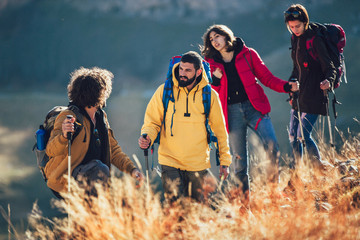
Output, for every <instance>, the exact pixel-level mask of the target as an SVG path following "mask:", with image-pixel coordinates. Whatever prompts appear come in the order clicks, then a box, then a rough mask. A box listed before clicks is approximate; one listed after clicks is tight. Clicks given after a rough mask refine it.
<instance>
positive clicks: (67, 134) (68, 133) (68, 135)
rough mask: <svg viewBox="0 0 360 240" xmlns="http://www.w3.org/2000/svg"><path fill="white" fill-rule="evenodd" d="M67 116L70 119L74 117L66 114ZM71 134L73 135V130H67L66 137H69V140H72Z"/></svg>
mask: <svg viewBox="0 0 360 240" xmlns="http://www.w3.org/2000/svg"><path fill="white" fill-rule="evenodd" d="M66 118H67V119H68V120H71V119H72V118H73V115H66ZM71 136H72V133H71V132H67V133H66V138H67V139H68V140H71Z"/></svg>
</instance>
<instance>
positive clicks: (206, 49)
mask: <svg viewBox="0 0 360 240" xmlns="http://www.w3.org/2000/svg"><path fill="white" fill-rule="evenodd" d="M211 32H215V33H217V34H220V35H221V36H224V37H225V41H226V43H227V51H228V52H231V51H233V50H234V43H235V41H236V39H235V37H234V33H233V32H232V31H231V30H230V28H228V27H227V26H225V25H221V24H215V25H212V26H210V27H209V28H208V29H207V30H206V32H205V33H204V35H203V37H202V39H203V42H204V45H203V46H200V50H201V54H202V55H203V56H204V57H207V58H214V56H216V55H218V54H219V52H218V51H217V50H216V49H215V48H214V47H213V46H212V45H211V42H210V33H211Z"/></svg>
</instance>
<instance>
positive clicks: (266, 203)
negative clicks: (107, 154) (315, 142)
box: [26, 135, 360, 240]
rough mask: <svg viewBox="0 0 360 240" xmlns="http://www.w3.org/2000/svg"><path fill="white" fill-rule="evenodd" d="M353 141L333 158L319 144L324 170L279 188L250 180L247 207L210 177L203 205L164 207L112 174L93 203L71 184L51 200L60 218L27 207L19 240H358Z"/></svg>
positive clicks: (356, 147) (300, 172)
mask: <svg viewBox="0 0 360 240" xmlns="http://www.w3.org/2000/svg"><path fill="white" fill-rule="evenodd" d="M359 139H360V135H357V136H354V137H351V138H350V139H343V141H344V147H343V148H342V149H341V151H340V154H337V155H336V160H334V159H333V158H331V151H330V150H331V149H330V148H329V147H328V146H326V145H325V144H323V143H322V144H320V145H319V146H320V149H321V154H322V157H323V159H326V160H328V162H329V163H330V164H329V165H328V167H327V169H326V170H325V171H321V172H315V171H313V170H312V169H311V168H309V167H308V166H306V165H300V166H299V167H298V168H297V170H296V171H295V172H294V173H292V178H291V179H292V181H291V183H292V185H291V186H286V184H284V186H286V187H285V189H282V188H279V187H278V186H270V185H266V186H265V185H262V184H258V185H256V183H254V184H253V185H252V186H254V187H253V188H254V190H253V191H252V193H251V200H250V205H246V204H245V205H244V202H245V201H244V196H243V195H242V194H241V193H240V191H239V190H238V189H237V188H236V186H235V185H234V184H232V183H229V184H223V186H222V187H221V190H219V189H220V188H219V186H218V184H219V183H217V182H216V180H213V183H212V182H211V181H210V182H207V184H208V185H207V186H206V187H205V189H204V191H205V192H206V197H207V198H206V199H207V201H206V203H204V204H199V203H194V202H191V201H190V200H189V199H180V200H179V201H178V202H176V203H175V204H174V205H172V206H169V205H168V204H166V203H162V202H161V201H160V196H159V195H158V194H154V193H152V192H151V191H148V189H147V187H146V184H144V185H143V186H142V187H141V188H136V187H135V183H134V181H133V180H132V179H131V178H130V177H128V176H125V177H123V178H115V177H113V178H112V179H111V184H110V187H109V189H108V190H104V189H102V188H101V187H100V186H98V188H97V189H98V194H99V196H98V198H87V197H84V196H85V194H84V191H83V190H82V189H80V188H78V187H77V186H75V185H73V192H72V193H71V194H69V195H68V196H66V201H54V203H55V206H56V207H58V208H60V209H62V210H63V211H64V213H66V214H68V215H67V216H68V217H64V218H55V219H47V218H45V217H43V216H42V214H41V211H40V210H39V209H38V208H37V205H36V204H34V208H33V212H32V214H31V216H30V217H29V224H30V227H29V229H28V230H27V232H26V238H27V239H99V240H100V239H221V240H226V239H360V231H359V229H360V185H359V183H360V178H359V172H358V170H357V168H359V167H360V164H359V155H360V141H359ZM287 177H288V178H290V176H287ZM213 189H216V191H215V192H213Z"/></svg>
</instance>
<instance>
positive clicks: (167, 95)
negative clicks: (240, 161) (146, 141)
mask: <svg viewBox="0 0 360 240" xmlns="http://www.w3.org/2000/svg"><path fill="white" fill-rule="evenodd" d="M180 60H181V55H179V56H174V57H172V58H171V59H170V64H169V69H168V72H167V75H166V81H165V85H164V93H163V98H162V102H163V105H164V115H163V121H162V123H161V128H160V132H159V133H158V135H157V137H156V139H155V141H154V143H158V144H160V133H161V129H162V126H163V125H164V129H165V116H166V112H167V108H168V106H169V101H172V102H175V99H174V91H173V82H172V69H173V67H174V65H175V64H176V63H179V62H180ZM202 65H203V69H204V71H205V73H206V76H207V78H208V79H209V82H210V83H211V82H212V78H211V72H210V65H209V63H208V62H206V61H205V60H203V61H202ZM202 97H203V104H204V113H205V118H206V120H205V128H206V132H207V141H208V144H209V147H210V149H213V148H212V146H211V143H213V145H214V147H215V149H216V165H217V166H219V165H220V154H219V147H218V141H217V137H216V136H215V135H214V133H213V131H212V130H211V128H210V125H209V113H210V104H211V86H210V84H207V85H206V86H205V87H204V88H203V90H202ZM172 124H173V122H172V121H171V127H170V128H172ZM171 136H172V133H171ZM153 150H154V144H153V145H152V148H151V151H152V152H153ZM152 168H153V167H152Z"/></svg>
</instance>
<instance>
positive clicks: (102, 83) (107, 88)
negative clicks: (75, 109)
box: [67, 67, 114, 108]
mask: <svg viewBox="0 0 360 240" xmlns="http://www.w3.org/2000/svg"><path fill="white" fill-rule="evenodd" d="M113 78H114V75H113V74H112V73H111V72H109V71H108V70H106V69H101V68H98V67H94V68H91V69H88V68H84V67H81V68H79V69H77V70H75V71H74V72H72V73H71V78H70V82H69V84H68V87H67V89H68V97H69V100H70V102H72V103H74V104H75V105H77V106H79V107H83V108H85V107H104V106H105V103H106V99H108V98H109V96H110V93H111V90H112V80H113Z"/></svg>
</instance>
